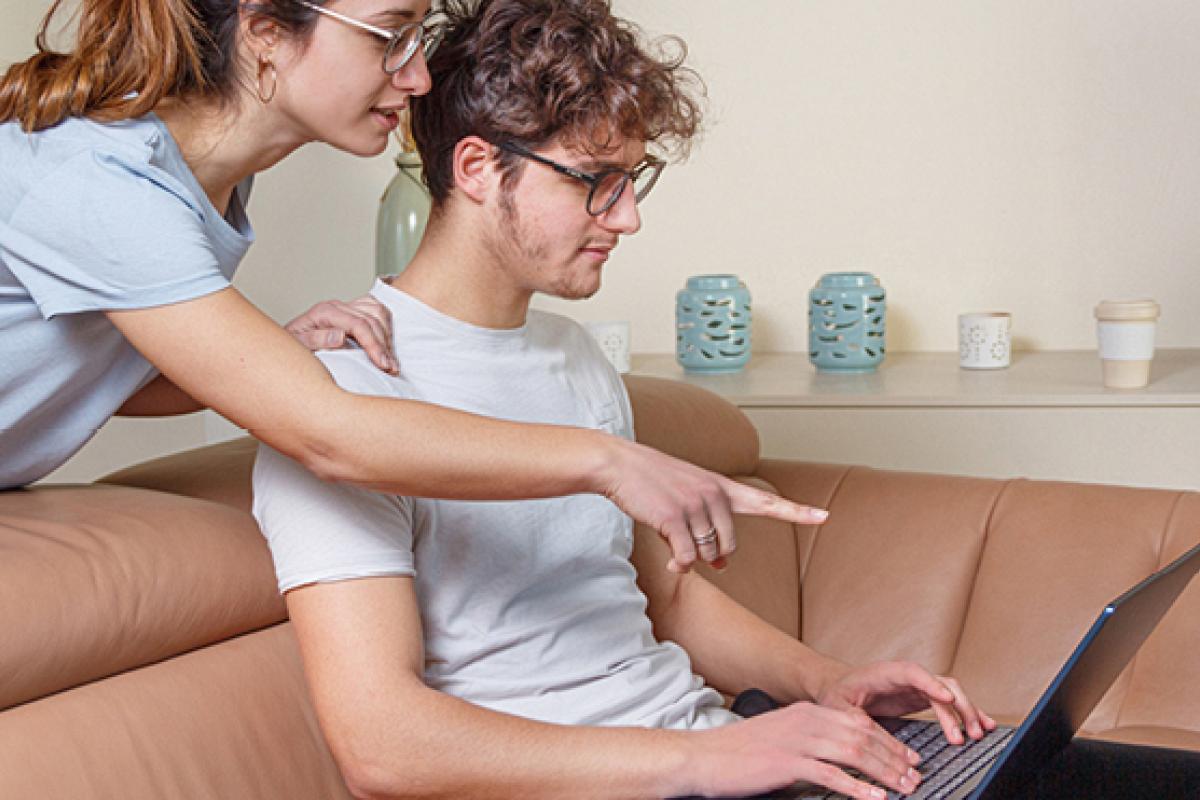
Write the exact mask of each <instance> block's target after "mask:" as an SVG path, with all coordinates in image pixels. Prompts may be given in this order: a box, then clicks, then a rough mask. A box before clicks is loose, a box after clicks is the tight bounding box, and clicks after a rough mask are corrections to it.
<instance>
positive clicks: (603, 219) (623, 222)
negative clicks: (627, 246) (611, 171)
mask: <svg viewBox="0 0 1200 800" xmlns="http://www.w3.org/2000/svg"><path fill="white" fill-rule="evenodd" d="M599 220H600V224H601V225H602V226H603V227H604V228H606V229H608V230H610V231H613V232H614V233H622V234H631V233H637V232H638V231H639V230H641V229H642V214H641V212H640V211H639V210H638V202H637V195H636V194H634V190H633V181H628V182H627V183H626V184H625V188H624V189H622V190H621V195H620V196H619V197H618V198H617V202H615V203H613V204H612V207H611V208H609V209H608V211H605V212H604V213H603V214H601V215H600V218H599Z"/></svg>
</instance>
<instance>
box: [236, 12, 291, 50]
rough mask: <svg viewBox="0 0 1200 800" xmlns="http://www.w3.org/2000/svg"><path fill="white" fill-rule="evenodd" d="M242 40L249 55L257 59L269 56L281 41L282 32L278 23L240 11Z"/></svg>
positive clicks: (256, 14)
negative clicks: (265, 55) (246, 46)
mask: <svg viewBox="0 0 1200 800" xmlns="http://www.w3.org/2000/svg"><path fill="white" fill-rule="evenodd" d="M241 13H242V20H241V25H242V38H243V40H244V41H245V42H246V44H247V45H248V49H249V50H250V53H251V55H252V56H253V57H254V58H255V59H258V58H260V57H262V56H263V55H264V54H267V55H268V56H269V54H270V53H272V52H273V51H274V50H275V49H276V48H277V47H279V45H280V43H281V42H282V41H283V32H282V31H281V30H280V28H279V23H277V22H276V21H275V20H273V19H271V18H270V17H267V16H264V15H262V14H258V13H255V12H254V11H248V10H246V9H245V8H243V9H242V12H241Z"/></svg>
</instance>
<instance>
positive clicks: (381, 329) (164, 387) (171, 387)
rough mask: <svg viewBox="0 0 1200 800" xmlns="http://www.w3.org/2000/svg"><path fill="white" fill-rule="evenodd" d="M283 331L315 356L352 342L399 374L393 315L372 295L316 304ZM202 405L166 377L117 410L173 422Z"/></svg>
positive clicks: (385, 368) (375, 361)
mask: <svg viewBox="0 0 1200 800" xmlns="http://www.w3.org/2000/svg"><path fill="white" fill-rule="evenodd" d="M284 330H286V331H287V332H288V333H290V334H291V335H292V338H294V339H295V340H296V341H298V342H300V344H302V345H304V346H305V347H306V348H308V349H309V350H311V351H314V352H315V351H317V350H334V349H337V348H339V347H341V346H343V345H344V344H346V341H347V340H348V339H353V340H354V341H356V342H358V344H359V346H360V347H362V349H363V350H364V351H365V352H366V354H367V356H368V357H369V358H370V359H371V363H373V364H374V365H375V366H376V367H378V368H379V369H381V370H383V371H385V372H390V373H393V374H395V373H396V371H397V365H396V354H395V353H394V352H393V351H392V313H391V312H390V311H389V310H388V308H387V306H385V305H384V304H383V303H380V302H379V301H378V300H376V299H375V298H374V297H372V296H371V295H364V296H362V297H360V298H358V299H357V300H351V301H350V302H349V303H344V302H342V301H340V300H326V301H324V302H321V303H317V304H316V305H315V306H313V307H312V308H310V309H309V310H308V311H305V312H304V313H303V314H301V315H300V316H298V317H296V318H295V319H293V320H292V321H291V322H289V323H288V324H287V325H285V326H284ZM203 410H204V406H203V405H202V404H201V403H198V402H196V400H195V399H194V398H193V397H192V396H191V395H189V394H188V393H187V392H185V391H183V390H182V389H180V388H179V387H178V386H176V385H175V384H173V383H171V381H169V380H167V378H166V376H163V375H159V376H158V377H157V378H155V379H154V380H152V381H151V382H150V383H148V384H146V385H145V386H143V387H142V388H141V389H140V390H139V391H138V392H137V393H136V394H134V395H133V396H132V397H130V398H129V399H128V400H126V401H125V404H124V405H123V406H121V407H120V408H118V409H117V416H121V417H173V416H177V415H179V414H191V413H193V412H195V411H203Z"/></svg>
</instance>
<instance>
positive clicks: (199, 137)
mask: <svg viewBox="0 0 1200 800" xmlns="http://www.w3.org/2000/svg"><path fill="white" fill-rule="evenodd" d="M154 111H155V113H156V114H157V115H158V117H159V119H161V120H162V121H163V123H164V124H165V125H166V126H167V130H169V131H170V132H171V136H172V138H174V139H175V144H176V145H178V147H179V151H180V152H181V153H182V154H183V159H184V161H186V162H187V165H188V168H189V169H191V171H192V174H193V175H195V176H196V180H197V181H199V183H200V185H201V186H202V187H203V188H204V193H205V194H207V195H208V199H209V200H210V201H211V202H212V204H213V207H214V208H216V209H217V210H218V211H219V212H221V213H222V214H224V213H225V211H226V209H227V208H228V207H229V201H230V199H231V198H232V196H233V190H234V189H235V188H236V187H237V185H238V184H239V183H241V182H242V181H243V180H245V179H246V178H248V177H249V176H251V175H254V174H256V173H258V172H262V171H263V170H265V169H267V168H269V167H272V166H274V165H275V164H277V163H279V161H281V160H282V159H283V158H284V157H286V156H287V155H288V154H290V153H291V152H292V151H294V150H295V149H296V148H298V147H299V146H300V145H302V144H303V143H304V142H302V141H298V140H291V139H287V138H286V137H281V136H280V135H279V131H278V128H279V124H278V121H277V120H273V118H272V117H273V115H271V114H270V113H269V111H268V110H267V109H266V108H264V107H263V106H261V105H258V104H256V103H253V102H252V101H251V102H243V103H237V102H236V101H235V102H233V103H221V102H220V101H205V100H201V101H184V100H179V99H174V98H172V99H168V100H164V101H163V102H162V103H160V104H159V105H158V107H157V108H155V110H154Z"/></svg>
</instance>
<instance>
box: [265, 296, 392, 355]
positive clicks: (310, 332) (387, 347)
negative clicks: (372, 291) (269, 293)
mask: <svg viewBox="0 0 1200 800" xmlns="http://www.w3.org/2000/svg"><path fill="white" fill-rule="evenodd" d="M284 328H286V329H287V331H288V333H290V334H291V335H292V336H294V337H295V338H296V340H297V341H298V342H300V344H302V345H304V346H305V347H307V348H308V349H309V350H312V351H314V352H315V351H317V350H336V349H338V348H339V347H342V346H344V345H345V344H346V340H347V339H353V340H354V341H356V342H358V345H359V346H360V347H361V348H362V349H363V350H364V351H366V353H367V356H368V357H370V359H371V363H373V364H374V365H375V366H377V367H379V368H380V369H381V370H383V371H384V372H388V373H391V374H392V375H395V374H396V373H397V371H398V369H399V365H398V364H397V362H396V352H395V349H394V348H393V346H392V312H391V311H389V310H388V308H387V306H385V305H384V304H383V303H381V302H379V301H378V300H376V299H375V298H374V297H372V296H371V295H369V294H368V295H363V296H362V297H360V298H358V299H357V300H351V301H350V302H348V303H346V302H343V301H341V300H325V301H324V302H321V303H317V304H316V305H315V306H313V307H312V308H310V309H309V310H308V311H305V312H304V313H303V314H301V315H300V316H298V317H296V318H295V319H294V320H292V321H291V322H289V323H288V324H287V325H285V326H284Z"/></svg>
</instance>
